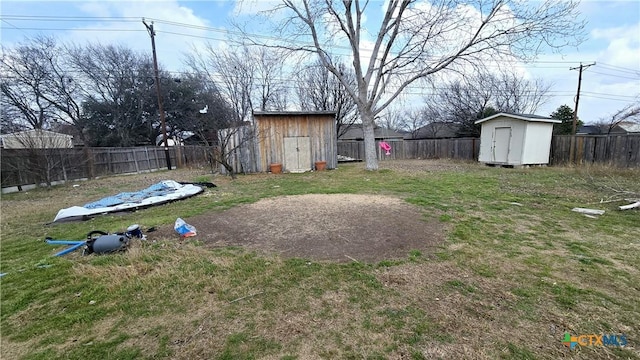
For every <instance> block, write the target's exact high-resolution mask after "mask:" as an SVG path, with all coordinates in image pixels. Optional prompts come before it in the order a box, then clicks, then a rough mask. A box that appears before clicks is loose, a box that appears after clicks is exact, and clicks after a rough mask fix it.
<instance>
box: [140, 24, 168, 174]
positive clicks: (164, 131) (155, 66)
mask: <svg viewBox="0 0 640 360" xmlns="http://www.w3.org/2000/svg"><path fill="white" fill-rule="evenodd" d="M142 23H143V24H144V26H145V27H146V28H147V31H148V32H149V36H150V37H151V50H152V51H153V71H154V72H155V75H156V92H157V93H158V111H159V112H160V126H161V127H162V142H163V143H164V156H165V158H166V160H167V170H171V156H170V155H169V143H168V142H167V127H166V125H165V119H164V110H163V109H162V95H161V92H160V76H159V75H158V59H157V58H156V40H155V36H156V32H155V31H154V30H153V21H152V22H151V25H148V24H147V22H146V21H144V18H143V19H142Z"/></svg>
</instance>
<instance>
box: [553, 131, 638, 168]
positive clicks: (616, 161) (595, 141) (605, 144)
mask: <svg viewBox="0 0 640 360" xmlns="http://www.w3.org/2000/svg"><path fill="white" fill-rule="evenodd" d="M571 137H572V136H571V135H558V136H554V137H553V138H552V140H551V163H552V164H557V165H563V164H568V163H570V162H571V161H570V159H569V153H570V149H571ZM574 137H575V147H574V150H575V151H574V152H575V159H576V161H575V162H576V163H577V164H591V163H598V164H605V165H613V166H618V167H636V166H640V134H625V135H576V136H574Z"/></svg>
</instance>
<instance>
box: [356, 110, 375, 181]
mask: <svg viewBox="0 0 640 360" xmlns="http://www.w3.org/2000/svg"><path fill="white" fill-rule="evenodd" d="M360 116H361V118H362V130H363V131H364V158H365V167H364V168H365V170H370V171H375V170H378V157H377V155H376V139H375V135H374V132H373V129H374V127H375V122H374V121H373V114H372V113H371V112H370V111H366V110H365V111H360Z"/></svg>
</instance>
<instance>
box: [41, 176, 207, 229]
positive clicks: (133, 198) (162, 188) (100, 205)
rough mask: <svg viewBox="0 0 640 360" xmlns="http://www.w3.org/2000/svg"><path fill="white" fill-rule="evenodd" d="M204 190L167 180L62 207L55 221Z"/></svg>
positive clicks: (151, 203) (151, 204) (86, 216)
mask: <svg viewBox="0 0 640 360" xmlns="http://www.w3.org/2000/svg"><path fill="white" fill-rule="evenodd" d="M202 191H203V188H201V187H200V186H197V185H193V184H180V183H178V182H176V181H173V180H165V181H161V182H159V183H157V184H154V185H153V186H151V187H149V188H147V189H144V190H141V191H138V192H132V193H121V194H118V195H114V196H110V197H106V198H104V199H101V200H98V201H95V202H93V203H89V204H86V205H84V206H72V207H69V208H66V209H62V210H60V211H58V214H57V215H56V217H55V219H54V220H53V221H54V222H56V221H64V220H79V219H86V218H89V217H92V216H95V215H99V214H106V213H111V212H119V211H132V210H136V209H139V208H144V207H148V206H154V205H160V204H164V203H167V202H170V201H174V200H179V199H184V198H187V197H190V196H193V195H196V194H198V193H200V192H202Z"/></svg>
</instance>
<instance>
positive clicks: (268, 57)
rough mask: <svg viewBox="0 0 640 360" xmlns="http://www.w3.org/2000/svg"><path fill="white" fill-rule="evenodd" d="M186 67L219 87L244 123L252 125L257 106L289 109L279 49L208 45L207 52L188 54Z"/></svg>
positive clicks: (195, 51)
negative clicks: (222, 47)
mask: <svg viewBox="0 0 640 360" xmlns="http://www.w3.org/2000/svg"><path fill="white" fill-rule="evenodd" d="M185 64H186V65H187V66H188V67H189V68H191V70H193V71H195V72H198V73H201V74H206V76H207V77H208V78H209V79H210V81H212V82H213V83H215V84H216V86H217V88H218V90H219V91H220V93H221V94H222V95H223V96H224V97H225V98H226V100H227V101H228V102H229V103H230V104H231V105H232V107H233V109H234V111H235V113H236V114H237V117H238V119H239V120H240V121H251V116H252V112H253V109H254V108H255V107H256V105H257V108H258V109H260V110H284V109H286V107H287V103H288V96H287V95H288V88H287V86H286V84H285V82H284V78H285V76H284V75H283V61H282V55H281V54H279V52H278V51H277V50H275V49H268V48H257V49H252V48H249V47H247V46H237V47H234V48H230V49H225V50H221V49H218V48H215V47H214V46H213V45H212V44H207V45H206V46H205V48H204V51H202V50H198V49H193V51H192V53H191V54H187V55H186V58H185Z"/></svg>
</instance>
